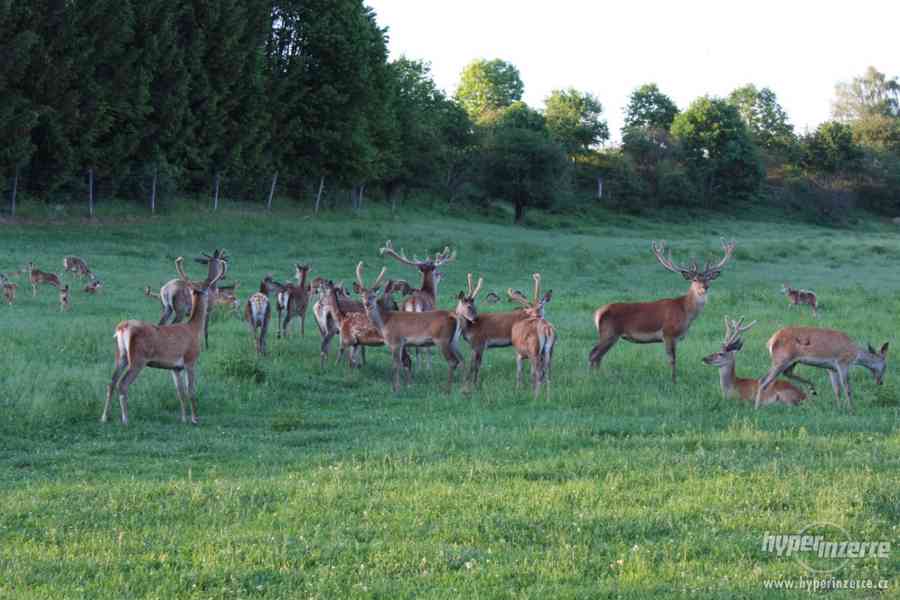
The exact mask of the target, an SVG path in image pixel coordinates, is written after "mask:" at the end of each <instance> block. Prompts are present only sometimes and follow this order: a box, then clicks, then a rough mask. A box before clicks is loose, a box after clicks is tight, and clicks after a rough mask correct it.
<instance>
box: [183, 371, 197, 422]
mask: <svg viewBox="0 0 900 600" xmlns="http://www.w3.org/2000/svg"><path fill="white" fill-rule="evenodd" d="M184 370H185V371H187V382H188V385H187V387H188V394H189V395H190V397H191V423H192V424H193V425H197V424H199V423H200V418H199V417H198V416H197V413H199V412H200V411H199V407H198V406H197V374H196V373H195V372H194V367H185V368H184Z"/></svg>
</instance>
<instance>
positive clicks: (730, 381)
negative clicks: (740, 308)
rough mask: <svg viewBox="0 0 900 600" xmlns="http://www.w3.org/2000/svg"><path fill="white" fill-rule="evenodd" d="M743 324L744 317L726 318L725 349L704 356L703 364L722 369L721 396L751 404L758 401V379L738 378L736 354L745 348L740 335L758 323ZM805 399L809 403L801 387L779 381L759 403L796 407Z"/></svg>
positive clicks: (723, 345)
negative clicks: (756, 399) (735, 365)
mask: <svg viewBox="0 0 900 600" xmlns="http://www.w3.org/2000/svg"><path fill="white" fill-rule="evenodd" d="M743 323H744V319H743V318H741V319H739V320H737V321H734V320H729V319H728V317H725V340H724V341H723V342H722V348H721V349H720V350H719V351H718V352H715V353H713V354H710V355H709V356H706V357H704V358H703V362H705V363H706V364H708V365H710V366H713V367H719V384H720V385H721V386H722V395H723V396H725V398H737V399H739V400H745V401H747V402H750V401H753V400H754V399H755V398H756V391H757V389H758V388H759V380H758V379H744V378H741V377H738V376H737V375H735V370H734V363H735V361H736V359H737V353H738V352H740V350H741V348H743V347H744V342H743V340H742V339H741V334H742V333H744V332H745V331H747V330H749V329H750V328H751V327H753V326H754V325H755V324H756V321H753V322H752V323H749V324H747V325H744V324H743ZM804 400H806V394H804V393H803V392H802V391H801V390H800V389H799V388H797V387H796V386H794V385H791V384H790V383H788V382H787V381H782V380H780V379H779V380H776V381H775V382H774V384H773V385H772V387H770V388H769V389H767V390H766V391H765V393H764V394H763V396H762V400H761V402H760V404H761V405H764V406H765V405H769V404H778V403H780V404H786V405H788V406H797V405H799V404H800V403H801V402H803V401H804Z"/></svg>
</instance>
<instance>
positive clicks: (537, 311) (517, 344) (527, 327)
mask: <svg viewBox="0 0 900 600" xmlns="http://www.w3.org/2000/svg"><path fill="white" fill-rule="evenodd" d="M532 277H533V278H534V297H533V298H532V299H531V300H529V299H528V298H526V297H525V295H524V294H522V293H521V292H517V291H515V290H513V289H511V288H510V289H509V290H508V291H507V294H508V295H509V298H510V300H512V301H513V302H517V303H518V304H520V305H521V306H522V308H523V311H522V312H523V313H524V316H525V318H524V319H521V320H519V321H516V322H515V323H514V324H513V326H512V345H513V347H514V348H515V349H516V388H519V387H521V385H522V366H523V363H524V361H526V360H528V361H530V362H531V379H532V388H533V391H534V396H535V397H537V396H538V395H539V394H540V389H541V384H545V385H546V389H547V394H548V395H549V394H550V373H551V369H552V365H553V348H554V346H555V345H556V329H555V328H554V327H553V325H551V324H550V322H548V321H547V320H546V319H544V307H545V306H546V304H547V303H548V302H550V299H551V298H552V297H553V291H552V290H551V291H548V292H547V293H546V294H544V295H543V296H541V275H540V273H535V274H534V275H533V276H532Z"/></svg>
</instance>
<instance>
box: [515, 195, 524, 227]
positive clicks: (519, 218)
mask: <svg viewBox="0 0 900 600" xmlns="http://www.w3.org/2000/svg"><path fill="white" fill-rule="evenodd" d="M515 206H516V220H515V224H516V225H523V224H524V223H525V203H524V202H522V201H520V200H516V204H515Z"/></svg>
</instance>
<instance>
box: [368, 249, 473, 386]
mask: <svg viewBox="0 0 900 600" xmlns="http://www.w3.org/2000/svg"><path fill="white" fill-rule="evenodd" d="M362 270H363V263H359V264H358V265H357V266H356V280H357V282H358V283H359V289H360V295H361V296H362V299H363V306H364V308H365V311H366V315H368V317H369V319H370V320H371V321H372V323H373V324H374V325H375V326H376V327H377V328H378V330H379V331H380V332H381V337H382V338H384V343H385V345H386V346H387V347H388V348H390V349H391V354H392V355H393V359H394V361H393V362H394V377H393V389H394V391H395V392H396V391H399V390H400V372H401V370H403V368H404V367H403V352H404V350H405V349H406V348H407V347H408V346H412V347H427V346H438V347H439V348H440V349H441V352H442V353H443V355H444V358H445V359H446V361H447V365H448V373H447V391H448V392H449V391H450V390H451V389H452V388H453V374H454V372H455V371H456V368H457V367H458V366H459V365H460V364H462V363H463V357H462V354H460V352H459V336H460V333H461V327H460V322H459V319H457V317H456V315H455V314H454V313H451V312H449V311H446V310H435V311H428V312H421V313H411V312H402V311H398V312H393V311H386V310H382V309H381V304H380V303H379V301H378V300H379V298H378V292H379V290H380V286H381V280H382V279H383V278H384V274H385V271H387V268H382V269H381V273H380V274H379V275H378V277H377V278H376V279H375V281H374V282H373V283H372V285H371V286H370V287H368V288H367V287H366V286H365V284H364V283H363V277H362Z"/></svg>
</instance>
